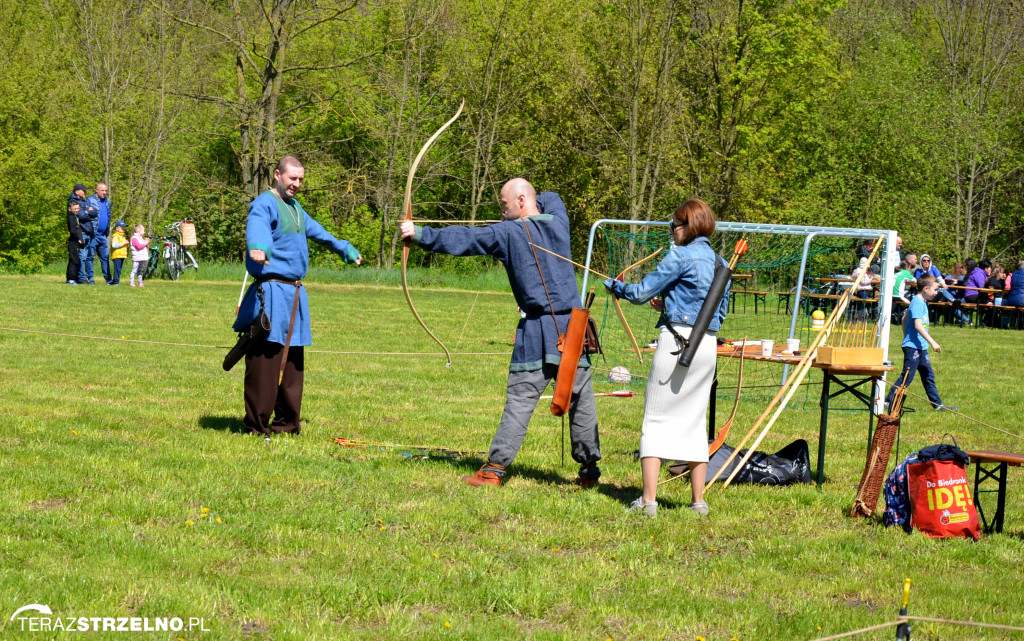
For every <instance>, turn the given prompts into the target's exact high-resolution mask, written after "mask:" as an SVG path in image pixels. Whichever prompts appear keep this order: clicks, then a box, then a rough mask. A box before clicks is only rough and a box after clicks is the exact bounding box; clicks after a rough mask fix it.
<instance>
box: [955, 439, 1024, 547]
mask: <svg viewBox="0 0 1024 641" xmlns="http://www.w3.org/2000/svg"><path fill="white" fill-rule="evenodd" d="M967 456H969V457H970V459H971V463H974V466H975V467H974V505H975V506H976V507H977V508H978V517H979V518H980V519H981V525H982V527H983V529H984V530H985V533H986V534H990V533H992V532H1002V531H1003V511H1004V509H1005V508H1006V468H1007V467H1008V466H1010V465H1012V466H1014V467H1020V466H1021V463H1024V454H1014V453H1013V452H997V451H995V450H976V451H968V452H967ZM985 465H991V467H988V468H986V467H985ZM988 479H992V480H993V481H995V482H996V483H997V484H998V487H996V489H994V490H982V489H980V486H981V484H982V482H984V481H987V480H988ZM992 492H995V493H996V511H995V513H994V514H993V515H992V520H991V521H989V520H988V519H987V518H986V517H985V511H984V510H983V509H982V508H981V498H980V495H981V494H983V493H984V494H990V493H992Z"/></svg>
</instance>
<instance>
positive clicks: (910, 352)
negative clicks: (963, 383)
mask: <svg viewBox="0 0 1024 641" xmlns="http://www.w3.org/2000/svg"><path fill="white" fill-rule="evenodd" d="M938 291H939V283H938V281H937V280H935V277H934V276H932V275H931V274H925V275H923V276H921V277H920V278H918V279H917V292H918V293H917V296H914V298H913V299H911V301H910V308H909V309H908V310H907V314H906V316H905V317H904V319H903V343H902V347H903V372H902V373H901V374H900V375H899V377H898V378H897V379H896V382H895V383H894V384H893V386H892V389H890V390H889V394H888V396H886V397H885V403H886V405H891V404H892V400H893V397H894V396H895V394H896V388H897V387H900V386H907V387H909V386H910V383H911V382H912V381H913V380H914V372H920V373H921V383H922V384H924V391H925V393H926V394H927V395H928V400H929V401H931V404H932V407H934V408H935V409H936V410H938V411H940V412H949V411H953V410H956V409H957V406H955V405H953V406H950V405H944V404H943V403H942V399H941V398H940V397H939V390H938V388H937V387H935V370H933V369H932V361H931V359H930V358H929V357H928V347H929V346H931V347H932V348H933V349H934V350H935V351H936V352H941V351H942V346H941V345H939V344H938V343H937V342H935V339H934V338H932V337H931V334H929V333H928V325H929V323H928V301H930V300H931V299H933V298H935V294H936V293H937V292H938Z"/></svg>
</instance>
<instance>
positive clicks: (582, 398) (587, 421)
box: [489, 365, 601, 467]
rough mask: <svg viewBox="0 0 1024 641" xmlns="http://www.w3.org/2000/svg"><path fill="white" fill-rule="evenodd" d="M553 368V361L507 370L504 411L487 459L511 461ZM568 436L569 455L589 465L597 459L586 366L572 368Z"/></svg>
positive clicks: (594, 412) (506, 463) (597, 443)
mask: <svg viewBox="0 0 1024 641" xmlns="http://www.w3.org/2000/svg"><path fill="white" fill-rule="evenodd" d="M557 372H558V367H557V366H555V365H544V367H543V369H539V370H534V371H532V372H509V374H508V390H507V391H506V393H505V397H506V400H505V411H504V413H503V414H502V415H501V423H500V424H499V425H498V433H497V434H495V435H494V440H493V441H491V451H490V454H489V459H490V461H491V462H492V463H497V464H499V465H503V466H505V467H508V466H509V465H510V464H511V463H512V460H513V459H514V458H515V457H516V454H518V453H519V448H520V447H522V446H523V439H525V438H526V427H527V426H528V425H529V424H530V417H531V416H533V410H534V409H535V408H536V407H537V401H538V400H539V399H540V396H541V394H543V393H544V390H545V388H547V386H548V383H549V382H550V381H551V379H552V378H554V377H555V374H556V373H557ZM569 438H570V439H571V440H572V457H573V459H575V460H576V462H577V463H579V464H580V465H590V464H593V463H597V462H598V461H599V460H601V443H600V439H599V437H598V434H597V406H596V405H595V403H594V388H593V386H592V385H591V382H590V368H583V367H581V368H579V369H577V370H576V380H575V381H574V382H573V387H572V404H571V405H570V408H569Z"/></svg>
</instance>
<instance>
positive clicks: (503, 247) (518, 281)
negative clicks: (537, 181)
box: [401, 178, 601, 487]
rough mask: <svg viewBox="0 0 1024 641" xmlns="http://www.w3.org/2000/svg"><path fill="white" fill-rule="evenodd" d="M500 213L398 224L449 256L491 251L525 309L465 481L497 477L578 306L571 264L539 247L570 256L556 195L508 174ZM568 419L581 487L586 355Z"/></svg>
mask: <svg viewBox="0 0 1024 641" xmlns="http://www.w3.org/2000/svg"><path fill="white" fill-rule="evenodd" d="M501 218H502V221H501V222H499V223H495V224H493V225H489V226H487V227H482V228H481V227H477V228H473V227H456V226H452V227H446V228H444V229H434V228H432V227H420V226H419V225H415V224H413V223H412V222H408V221H407V222H403V223H402V225H401V234H402V237H403V238H412V239H413V241H414V242H416V244H418V245H419V246H420V247H422V248H424V249H426V250H429V251H432V252H441V253H445V254H451V255H453V256H493V257H494V258H496V259H498V260H499V261H501V263H502V265H504V266H505V271H506V273H507V274H508V282H509V284H510V285H511V286H512V295H513V296H515V299H516V303H517V304H518V305H519V308H520V309H521V310H522V311H523V312H524V313H525V316H524V317H522V318H521V319H520V320H519V325H518V326H517V327H516V335H515V336H516V340H515V347H513V348H512V362H511V364H510V365H509V373H508V386H507V390H506V401H505V409H504V412H503V413H502V416H501V422H500V423H499V424H498V430H497V432H496V433H495V435H494V439H493V440H492V441H491V447H490V451H489V453H488V456H487V462H486V463H485V464H484V465H483V467H481V468H480V470H478V471H477V472H476V474H473V475H472V476H464V477H462V480H463V481H464V482H466V483H468V484H469V485H473V486H480V485H500V484H501V482H502V479H504V478H505V473H506V470H507V468H508V466H509V465H511V464H512V461H513V460H514V459H515V457H516V454H518V453H519V448H520V447H522V445H523V440H524V439H525V438H526V430H527V426H528V425H529V423H530V417H531V416H533V410H534V408H535V407H536V406H537V401H538V400H539V399H540V396H541V394H543V393H544V389H545V388H546V387H547V386H548V383H549V382H550V381H551V379H553V378H554V377H555V374H557V373H558V364H559V362H560V361H561V352H560V351H559V350H558V336H559V334H564V333H565V331H566V329H567V327H568V324H569V315H570V313H571V312H572V309H573V308H574V307H579V306H580V295H579V292H578V291H577V290H576V274H575V272H574V271H573V268H572V265H571V264H570V263H568V262H567V261H565V260H563V259H561V258H558V257H556V256H553V255H551V254H550V253H548V252H546V251H543V250H544V249H547V250H549V251H551V252H554V253H555V254H558V255H559V256H563V257H565V258H569V257H570V252H571V249H570V245H569V240H570V238H569V213H568V212H567V211H566V208H565V204H564V203H563V202H562V199H561V197H559V195H558V194H556V193H554V192H544V193H542V194H539V195H538V194H537V192H536V190H535V189H534V187H533V185H531V184H530V183H529V182H528V181H527V180H525V179H523V178H514V179H512V180H510V181H508V182H507V183H505V185H504V186H502V188H501ZM533 245H536V246H537V247H539V248H541V249H536V248H535V247H534V246H533ZM569 424H570V432H569V434H570V438H571V440H572V457H573V459H574V460H575V461H576V462H577V463H579V464H580V471H579V477H578V478H577V479H576V482H577V483H578V484H579V485H581V486H583V487H592V486H594V485H597V483H598V478H599V477H600V476H601V470H600V469H599V468H598V467H597V462H598V461H599V460H600V459H601V447H600V442H599V438H598V431H597V406H596V404H595V403H594V388H593V386H592V384H591V373H590V360H589V358H588V357H587V356H586V354H584V355H583V357H582V358H581V359H580V363H579V367H578V368H577V370H576V379H575V381H574V383H573V391H572V404H571V406H570V408H569Z"/></svg>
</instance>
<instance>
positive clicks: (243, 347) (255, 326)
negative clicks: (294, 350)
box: [224, 283, 270, 372]
mask: <svg viewBox="0 0 1024 641" xmlns="http://www.w3.org/2000/svg"><path fill="white" fill-rule="evenodd" d="M256 296H257V297H258V298H259V299H260V313H259V314H257V315H256V320H254V321H253V322H252V324H251V325H249V327H247V328H245V329H244V330H242V331H240V332H238V342H236V343H235V346H234V347H232V348H231V351H229V352H228V355H227V356H225V357H224V371H225V372H230V371H231V368H232V367H234V366H235V363H237V362H238V361H240V360H242V357H243V356H245V354H246V352H248V351H249V348H250V347H252V346H253V345H254V344H255V343H257V342H259V341H261V340H264V339H266V338H267V336H270V317H269V316H267V311H266V307H265V305H264V302H263V286H262V285H260V284H258V283H257V284H256Z"/></svg>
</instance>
